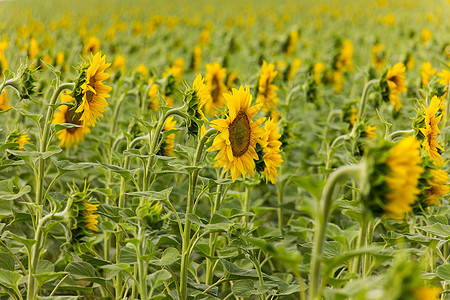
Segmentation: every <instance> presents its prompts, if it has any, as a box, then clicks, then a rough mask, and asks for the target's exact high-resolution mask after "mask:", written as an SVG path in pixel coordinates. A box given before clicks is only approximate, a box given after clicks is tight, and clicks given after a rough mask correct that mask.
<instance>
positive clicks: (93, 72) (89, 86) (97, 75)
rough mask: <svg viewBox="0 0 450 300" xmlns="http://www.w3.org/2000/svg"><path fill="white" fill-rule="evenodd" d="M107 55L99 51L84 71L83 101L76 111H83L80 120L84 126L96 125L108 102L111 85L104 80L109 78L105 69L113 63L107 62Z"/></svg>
mask: <svg viewBox="0 0 450 300" xmlns="http://www.w3.org/2000/svg"><path fill="white" fill-rule="evenodd" d="M105 60H106V55H103V56H102V54H101V52H97V53H96V54H95V55H94V56H93V58H92V60H91V59H89V66H88V68H87V69H86V70H85V71H84V72H83V73H84V75H85V78H84V83H83V84H82V85H81V89H82V92H81V96H82V103H81V104H80V105H79V106H78V108H77V110H76V111H75V112H76V113H81V114H82V115H81V117H80V119H79V120H80V121H82V122H83V127H86V126H89V127H94V126H95V123H96V122H97V120H98V119H99V118H102V117H103V113H104V112H105V111H106V109H105V108H106V107H107V106H108V102H106V99H105V98H108V97H109V94H108V92H109V91H111V87H109V86H107V85H105V84H103V81H104V80H106V79H108V78H109V76H110V75H109V74H108V73H106V72H105V70H106V69H107V68H108V67H109V66H110V65H111V63H106V62H105Z"/></svg>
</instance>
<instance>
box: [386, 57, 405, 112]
mask: <svg viewBox="0 0 450 300" xmlns="http://www.w3.org/2000/svg"><path fill="white" fill-rule="evenodd" d="M405 71H406V68H405V65H404V64H403V63H401V62H400V63H397V64H395V65H394V66H393V67H392V68H391V69H389V70H388V72H387V77H386V78H387V84H388V87H389V102H390V103H391V104H392V105H393V106H394V107H395V110H396V111H398V110H399V109H400V108H401V107H402V104H401V102H400V99H399V97H398V96H399V95H400V94H401V93H404V92H406V83H405V75H404V74H405Z"/></svg>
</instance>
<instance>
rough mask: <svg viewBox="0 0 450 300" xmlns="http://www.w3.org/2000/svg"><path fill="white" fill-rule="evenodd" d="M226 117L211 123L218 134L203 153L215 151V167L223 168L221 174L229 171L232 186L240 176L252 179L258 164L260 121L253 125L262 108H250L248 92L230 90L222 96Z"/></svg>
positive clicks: (261, 120)
mask: <svg viewBox="0 0 450 300" xmlns="http://www.w3.org/2000/svg"><path fill="white" fill-rule="evenodd" d="M224 97H225V101H226V105H227V108H228V115H227V117H226V118H225V119H218V120H214V121H212V122H211V127H213V128H216V129H217V130H218V131H219V134H218V135H217V136H216V137H215V138H214V141H213V145H212V146H211V147H210V148H208V149H207V151H219V152H218V153H217V155H216V156H215V158H214V159H215V161H216V163H215V164H214V166H215V167H221V166H223V167H224V172H226V171H228V170H230V171H231V177H232V179H233V182H234V181H235V180H236V179H237V178H238V177H239V176H240V175H242V176H243V177H244V178H245V175H246V174H249V175H250V176H251V177H253V176H254V170H255V160H258V154H257V153H256V149H255V148H256V144H257V143H259V144H260V145H262V146H263V147H265V146H266V143H265V142H264V141H262V139H261V137H262V136H263V133H264V129H263V128H261V124H262V123H263V122H264V119H263V118H260V119H258V120H256V121H253V118H254V117H255V116H256V114H257V113H258V111H259V110H260V109H261V106H262V104H257V105H254V106H252V105H251V101H252V96H251V94H250V91H249V88H248V87H246V88H245V89H244V87H242V86H241V87H240V88H239V90H237V89H233V90H232V92H231V94H224Z"/></svg>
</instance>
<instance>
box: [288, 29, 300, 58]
mask: <svg viewBox="0 0 450 300" xmlns="http://www.w3.org/2000/svg"><path fill="white" fill-rule="evenodd" d="M297 42H298V31H297V30H293V31H291V32H290V33H289V40H288V43H287V46H286V50H285V53H286V55H287V56H290V55H292V53H294V51H295V47H296V45H297Z"/></svg>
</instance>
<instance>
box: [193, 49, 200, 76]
mask: <svg viewBox="0 0 450 300" xmlns="http://www.w3.org/2000/svg"><path fill="white" fill-rule="evenodd" d="M201 63H202V48H201V47H200V46H195V47H194V51H193V53H192V61H191V66H192V70H193V71H194V72H198V71H199V70H200V65H201Z"/></svg>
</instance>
